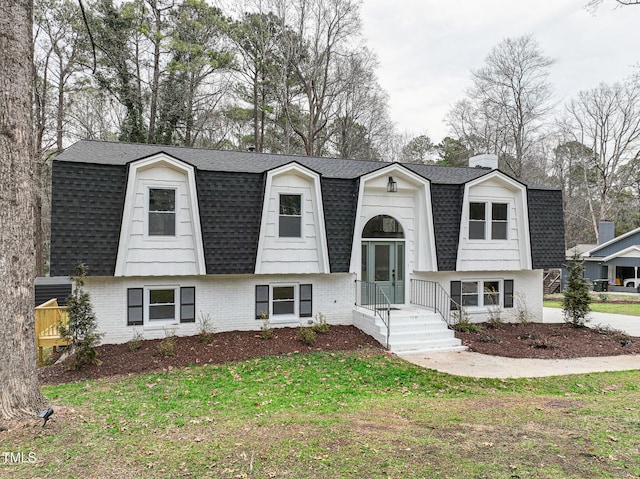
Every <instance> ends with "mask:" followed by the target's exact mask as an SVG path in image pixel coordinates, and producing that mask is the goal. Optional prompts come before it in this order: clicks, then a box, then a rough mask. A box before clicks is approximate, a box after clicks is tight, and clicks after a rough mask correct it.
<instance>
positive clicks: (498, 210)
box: [469, 202, 509, 240]
mask: <svg viewBox="0 0 640 479" xmlns="http://www.w3.org/2000/svg"><path fill="white" fill-rule="evenodd" d="M508 206H509V205H508V204H507V203H473V202H472V203H469V239H471V240H477V239H481V240H483V239H486V238H491V239H492V240H506V239H507V230H508V228H507V226H508V219H509V218H508V211H509V208H508ZM487 224H491V230H490V231H487Z"/></svg>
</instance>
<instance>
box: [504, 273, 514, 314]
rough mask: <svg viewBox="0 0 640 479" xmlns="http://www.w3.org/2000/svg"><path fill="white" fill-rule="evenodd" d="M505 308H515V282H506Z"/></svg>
mask: <svg viewBox="0 0 640 479" xmlns="http://www.w3.org/2000/svg"><path fill="white" fill-rule="evenodd" d="M504 307H505V308H513V280H512V279H505V280H504Z"/></svg>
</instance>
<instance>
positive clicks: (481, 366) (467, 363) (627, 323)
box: [402, 308, 640, 378]
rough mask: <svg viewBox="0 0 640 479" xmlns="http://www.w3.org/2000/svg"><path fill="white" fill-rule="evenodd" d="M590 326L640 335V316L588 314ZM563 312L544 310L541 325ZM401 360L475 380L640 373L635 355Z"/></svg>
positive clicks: (464, 355)
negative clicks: (567, 357) (596, 373)
mask: <svg viewBox="0 0 640 479" xmlns="http://www.w3.org/2000/svg"><path fill="white" fill-rule="evenodd" d="M590 319H591V320H590V321H589V322H588V323H587V324H588V325H589V326H594V325H597V324H600V325H603V326H604V325H606V326H609V327H612V328H615V329H620V330H622V331H625V332H626V333H627V334H629V335H631V336H640V317H639V316H627V315H618V314H604V313H591V316H590ZM562 321H563V319H562V310H561V309H556V308H544V312H543V320H542V322H544V323H558V322H562ZM402 358H403V359H405V360H407V361H409V362H412V363H414V364H417V365H419V366H422V367H425V368H428V369H435V370H437V371H440V372H443V373H449V374H454V375H456V376H472V377H478V378H524V377H527V378H533V377H545V376H560V375H565V374H585V373H593V372H605V371H629V370H640V356H638V355H636V354H629V355H621V356H607V357H592V358H576V359H523V358H503V357H499V356H490V355H487V354H480V353H473V352H469V351H456V352H441V353H438V352H431V353H429V352H427V353H419V354H407V355H403V356H402Z"/></svg>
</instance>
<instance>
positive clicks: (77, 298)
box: [60, 264, 102, 370]
mask: <svg viewBox="0 0 640 479" xmlns="http://www.w3.org/2000/svg"><path fill="white" fill-rule="evenodd" d="M75 273H76V274H75V276H74V277H73V278H72V280H73V283H74V288H73V292H72V293H71V294H70V295H69V296H68V297H67V315H68V318H69V321H68V323H67V324H66V325H65V324H62V325H61V326H60V335H61V336H62V337H63V338H66V339H67V340H68V341H69V347H70V351H71V355H70V356H69V359H68V360H67V365H68V366H69V368H70V369H76V370H77V369H81V368H82V367H84V366H86V365H88V364H100V361H99V360H98V352H97V351H96V346H98V344H99V343H100V338H101V337H102V334H100V333H98V332H97V330H98V320H97V319H96V315H95V313H94V312H93V305H92V304H91V297H90V296H89V293H87V292H86V291H84V289H83V287H84V278H85V276H86V275H87V267H86V266H85V265H84V264H79V265H78V266H76V271H75Z"/></svg>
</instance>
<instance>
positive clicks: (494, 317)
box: [487, 288, 502, 329]
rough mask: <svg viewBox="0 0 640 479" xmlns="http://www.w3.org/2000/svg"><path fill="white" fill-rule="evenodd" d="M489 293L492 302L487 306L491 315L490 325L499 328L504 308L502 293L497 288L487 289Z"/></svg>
mask: <svg viewBox="0 0 640 479" xmlns="http://www.w3.org/2000/svg"><path fill="white" fill-rule="evenodd" d="M487 293H489V301H490V304H489V306H488V307H487V314H488V315H489V321H488V322H489V325H490V326H491V327H492V328H494V329H497V328H499V327H500V326H501V325H502V309H501V307H500V295H499V294H498V292H497V291H496V290H495V289H493V288H492V289H491V290H490V291H487Z"/></svg>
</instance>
